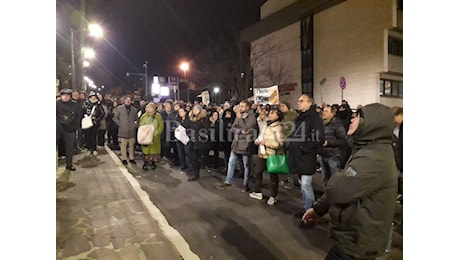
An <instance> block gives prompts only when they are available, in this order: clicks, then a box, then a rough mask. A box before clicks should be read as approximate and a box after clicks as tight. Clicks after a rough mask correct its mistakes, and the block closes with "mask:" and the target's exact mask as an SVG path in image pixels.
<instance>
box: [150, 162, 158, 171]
mask: <svg viewBox="0 0 460 260" xmlns="http://www.w3.org/2000/svg"><path fill="white" fill-rule="evenodd" d="M156 168H157V165H156V163H155V162H154V161H150V169H151V170H152V171H153V170H155V169H156Z"/></svg>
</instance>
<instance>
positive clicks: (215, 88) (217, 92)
mask: <svg viewBox="0 0 460 260" xmlns="http://www.w3.org/2000/svg"><path fill="white" fill-rule="evenodd" d="M219 91H220V88H219V87H214V90H213V92H214V102H216V104H218V103H219V102H217V98H216V97H217V95H218V94H219Z"/></svg>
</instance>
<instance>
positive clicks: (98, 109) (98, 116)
mask: <svg viewBox="0 0 460 260" xmlns="http://www.w3.org/2000/svg"><path fill="white" fill-rule="evenodd" d="M93 107H95V108H94V112H93V114H92V116H91V119H92V120H93V125H94V126H93V127H91V128H94V127H95V128H98V129H99V127H100V124H101V123H100V122H101V120H102V119H103V118H104V117H105V111H104V109H103V108H102V106H101V104H100V103H99V102H95V103H92V102H90V101H87V102H86V103H85V106H84V107H83V111H82V112H83V116H84V115H88V116H89V115H90V114H91V111H92V110H93ZM91 128H90V129H91ZM87 130H88V129H87Z"/></svg>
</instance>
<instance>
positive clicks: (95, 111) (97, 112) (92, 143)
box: [83, 93, 105, 156]
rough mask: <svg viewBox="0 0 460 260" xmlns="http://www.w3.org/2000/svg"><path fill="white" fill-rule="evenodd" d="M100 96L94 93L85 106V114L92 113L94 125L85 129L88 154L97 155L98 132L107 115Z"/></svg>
mask: <svg viewBox="0 0 460 260" xmlns="http://www.w3.org/2000/svg"><path fill="white" fill-rule="evenodd" d="M99 101H100V100H99V97H98V96H97V95H96V94H95V93H94V94H91V95H89V96H88V101H87V102H86V103H85V107H84V108H83V115H88V116H89V115H91V119H92V121H93V126H92V127H90V128H88V129H83V134H84V136H85V141H86V147H87V148H88V154H87V156H96V155H97V147H96V146H97V134H98V131H99V126H100V122H101V120H102V119H103V118H104V117H105V111H104V109H103V108H102V106H101V104H100V102H99Z"/></svg>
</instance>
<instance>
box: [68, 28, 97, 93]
mask: <svg viewBox="0 0 460 260" xmlns="http://www.w3.org/2000/svg"><path fill="white" fill-rule="evenodd" d="M74 31H75V30H74V29H73V28H72V27H71V28H70V49H71V55H72V87H73V88H75V86H76V81H77V80H76V79H77V72H76V66H75V46H74V45H75V44H74V42H75V40H74ZM76 31H78V32H81V31H88V32H89V36H92V37H95V38H99V37H101V36H102V35H103V31H102V28H101V27H100V26H99V25H96V24H89V25H88V28H81V29H78V30H76ZM83 39H84V37H83V36H82V38H81V39H80V45H79V46H80V48H81V45H82V43H81V42H82V41H83ZM93 53H94V52H93ZM78 61H79V62H78V64H80V62H81V58H80V59H79V60H78ZM81 78H82V79H83V72H82V77H81ZM85 86H86V84H85V83H84V80H82V86H81V88H82V90H83V89H85ZM85 90H86V89H85Z"/></svg>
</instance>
